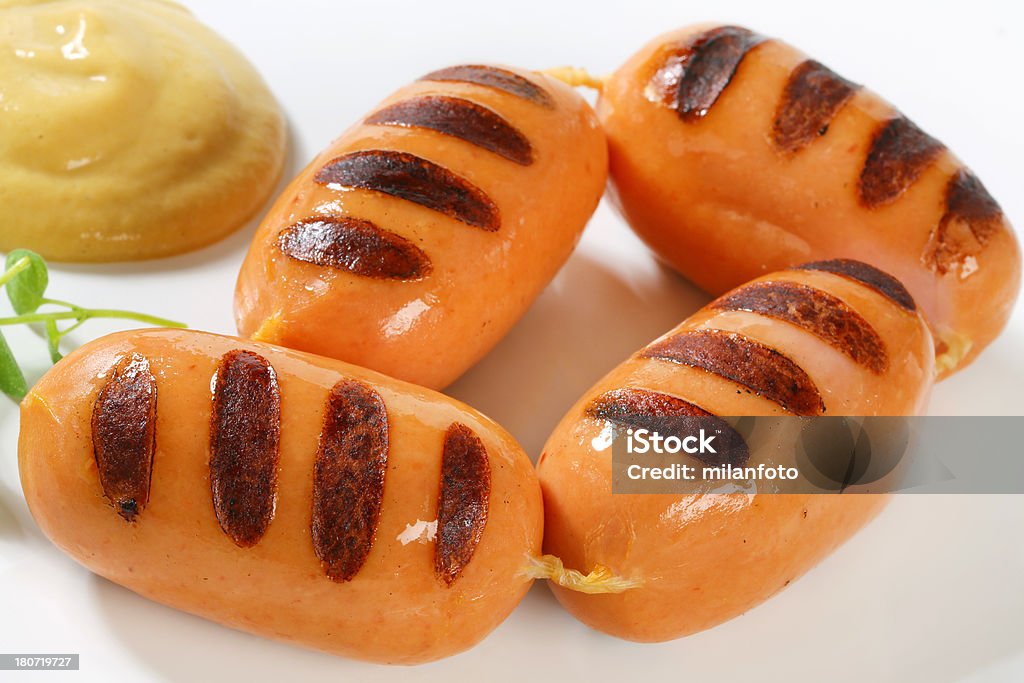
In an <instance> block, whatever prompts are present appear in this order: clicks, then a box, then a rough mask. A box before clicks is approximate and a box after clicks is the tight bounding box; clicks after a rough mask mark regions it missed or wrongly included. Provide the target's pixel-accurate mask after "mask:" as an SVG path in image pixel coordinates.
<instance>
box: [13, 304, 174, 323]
mask: <svg viewBox="0 0 1024 683" xmlns="http://www.w3.org/2000/svg"><path fill="white" fill-rule="evenodd" d="M90 318H115V319H118V320H134V321H136V322H140V323H145V324H147V325H158V326H160V327H187V325H185V323H179V322H176V321H174V320H167V319H166V318H158V317H156V316H155V315H147V314H145V313H136V312H134V311H119V310H116V309H112V308H80V309H78V310H77V311H55V312H53V313H25V314H24V315H16V316H13V317H7V318H0V326H2V325H24V324H25V323H45V322H47V321H50V320H53V321H57V320H78V321H79V322H84V321H86V320H89V319H90Z"/></svg>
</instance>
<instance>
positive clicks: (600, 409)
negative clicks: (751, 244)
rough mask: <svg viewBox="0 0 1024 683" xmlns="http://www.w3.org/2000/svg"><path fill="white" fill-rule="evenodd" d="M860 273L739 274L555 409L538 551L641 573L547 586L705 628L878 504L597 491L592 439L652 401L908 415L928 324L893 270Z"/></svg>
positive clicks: (916, 407)
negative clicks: (884, 275) (592, 584)
mask: <svg viewBox="0 0 1024 683" xmlns="http://www.w3.org/2000/svg"><path fill="white" fill-rule="evenodd" d="M865 268H866V267H863V266H860V265H859V264H858V265H856V266H855V265H854V264H849V263H847V264H845V268H844V269H839V268H833V269H832V271H834V272H830V271H828V270H815V269H807V270H789V271H783V272H779V273H774V274H771V275H767V276H764V277H762V278H759V279H758V280H755V281H753V282H752V283H749V284H747V285H744V286H742V287H740V288H739V289H737V290H734V291H733V292H732V293H730V294H727V295H726V296H724V297H722V298H721V299H718V300H717V301H715V302H712V303H711V304H709V305H708V306H707V307H705V308H704V309H702V310H700V311H698V312H697V313H696V314H695V315H694V316H692V317H691V318H689V319H688V320H686V321H685V322H684V323H683V324H681V325H680V326H679V327H677V328H675V329H674V330H672V331H671V332H669V333H668V334H666V335H665V336H663V337H662V338H660V339H658V340H656V341H654V342H652V343H651V344H650V345H648V346H647V347H646V348H644V349H642V350H641V351H640V352H639V353H637V354H636V355H634V356H633V357H632V358H630V359H628V360H627V361H625V362H624V363H623V364H622V365H620V366H619V367H617V368H616V369H615V370H613V371H612V372H611V373H609V374H608V375H607V376H606V377H604V378H603V379H602V380H600V381H599V382H598V383H597V384H596V385H595V386H594V387H592V388H591V389H590V390H589V391H588V392H587V393H586V394H585V395H584V396H583V397H582V398H581V399H580V401H579V402H578V403H577V404H576V405H575V406H574V407H573V408H572V409H571V410H570V411H569V412H568V414H567V415H566V416H565V417H564V418H563V420H562V422H561V423H560V424H559V425H558V427H557V428H556V429H555V431H554V433H553V434H552V436H551V437H550V439H549V440H548V442H547V444H546V446H545V448H544V453H543V455H542V456H541V459H540V461H539V463H538V470H539V474H540V479H541V487H542V489H543V491H544V506H545V535H544V551H545V552H546V553H551V554H553V555H556V556H558V557H560V558H561V559H562V560H563V561H564V562H565V565H566V566H567V567H569V568H571V569H576V570H579V571H581V572H584V573H587V572H589V571H591V570H592V569H593V568H594V567H595V566H596V565H604V566H605V567H608V568H610V570H611V572H612V573H613V574H614V575H616V576H618V577H622V578H623V579H626V580H628V581H637V582H639V583H640V585H639V587H636V588H632V589H629V590H626V591H625V592H622V593H619V594H614V595H613V594H604V595H586V594H583V593H577V592H572V591H569V590H565V589H563V588H561V587H559V586H556V585H554V584H552V589H553V590H554V592H555V595H556V596H557V597H558V600H559V601H560V602H561V603H562V604H563V605H564V606H565V607H566V608H567V609H568V610H569V611H570V612H572V613H573V614H574V615H575V616H576V617H577V618H579V619H580V620H581V621H583V622H584V623H586V624H588V625H590V626H592V627H594V628H596V629H600V630H602V631H605V632H607V633H610V634H612V635H615V636H618V637H621V638H626V639H629V640H637V641H663V640H670V639H673V638H678V637H681V636H685V635H688V634H691V633H695V632H698V631H702V630H704V629H707V628H711V627H712V626H715V625H716V624H719V623H721V622H723V621H726V620H727V619H731V618H732V617H735V616H737V615H739V614H742V613H743V612H745V611H746V610H748V609H750V608H752V607H754V606H756V605H757V604H759V603H761V602H763V601H764V600H765V599H767V598H768V597H770V596H771V595H773V594H775V593H776V592H778V591H779V590H781V589H782V588H783V587H784V586H786V585H788V584H789V583H790V581H792V580H794V579H796V578H797V577H799V576H800V575H801V574H803V573H804V572H806V571H807V570H808V569H810V568H811V567H813V566H814V565H815V564H816V563H817V562H819V561H820V560H821V559H822V558H824V557H825V556H826V555H828V554H829V553H830V552H831V551H832V550H833V549H834V548H836V547H837V546H838V545H840V544H841V543H843V542H844V541H845V540H846V539H848V538H849V537H850V536H851V535H852V534H853V533H854V532H856V531H857V530H858V529H859V528H860V527H861V526H862V525H864V524H865V523H867V522H868V521H869V520H870V519H871V518H872V517H873V516H874V515H875V514H877V512H878V511H879V510H880V509H881V507H882V506H883V504H884V502H885V500H886V496H884V495H878V494H857V495H835V494H765V493H760V494H752V495H747V494H730V493H700V492H695V493H694V494H692V495H675V494H671V495H670V494H643V495H637V494H632V495H625V494H615V495H612V493H611V476H612V457H611V447H610V441H609V439H608V438H607V437H608V434H609V431H608V430H610V429H613V428H615V427H616V426H617V427H618V428H620V429H623V428H626V427H630V426H636V425H638V424H642V423H644V422H645V421H647V420H650V419H651V416H652V415H658V414H665V411H666V410H675V411H676V413H677V414H678V413H682V414H688V415H694V414H706V413H710V414H712V415H720V416H742V415H786V414H794V413H795V414H800V415H820V414H824V415H855V416H869V415H906V414H916V413H920V412H922V411H923V410H924V409H925V403H926V400H927V396H928V393H929V391H930V388H931V383H932V374H933V368H932V364H933V354H934V349H933V345H932V339H931V335H930V333H929V331H928V329H927V327H926V325H925V322H924V320H923V317H922V316H921V315H920V313H919V312H918V311H917V310H916V309H908V308H906V307H904V306H903V305H901V304H900V303H899V299H901V298H902V297H900V296H899V295H898V291H899V289H902V287H899V288H898V289H897V290H893V289H890V288H889V287H888V285H890V284H892V283H893V282H895V280H892V279H888V280H884V279H883V280H877V279H876V280H875V281H874V283H873V284H868V282H871V280H872V278H871V277H868V278H866V279H867V281H868V282H865V281H863V280H861V279H856V278H855V277H852V276H851V275H850V274H851V273H853V274H854V275H864V274H869V275H871V274H872V273H877V271H873V269H872V270H865ZM897 284H898V283H897ZM904 293H905V291H904ZM837 300H838V301H839V304H837V303H836V301H837ZM904 301H905V300H904ZM755 311H756V312H755ZM837 323H838V324H837ZM871 339H874V340H875V341H876V342H877V341H880V342H881V345H873V344H872V343H870V342H869V341H868V340H871ZM745 357H746V358H748V360H746V361H744V358H745ZM872 361H875V362H872ZM691 464H694V465H697V466H699V465H700V463H699V462H698V461H696V460H695V461H694V462H693V463H691ZM695 486H700V484H699V482H698V483H697V484H695Z"/></svg>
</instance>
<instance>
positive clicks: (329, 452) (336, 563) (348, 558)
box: [311, 380, 389, 582]
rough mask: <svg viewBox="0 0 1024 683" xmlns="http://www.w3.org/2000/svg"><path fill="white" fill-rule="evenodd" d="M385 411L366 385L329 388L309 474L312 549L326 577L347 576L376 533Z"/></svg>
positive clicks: (385, 455)
mask: <svg viewBox="0 0 1024 683" xmlns="http://www.w3.org/2000/svg"><path fill="white" fill-rule="evenodd" d="M388 445H389V442H388V414H387V408H386V407H385V405H384V400H383V399H382V398H381V397H380V394H378V393H377V392H376V391H374V390H373V389H371V388H370V387H368V386H366V385H365V384H362V383H361V382H355V381H350V380H342V381H340V382H338V383H337V384H335V385H334V387H333V388H332V389H331V393H330V396H329V397H328V399H327V413H326V415H325V417H324V426H323V431H322V432H321V433H320V446H319V449H318V450H317V454H316V466H315V471H314V476H313V522H312V527H311V529H312V533H313V549H314V550H315V551H316V556H317V557H318V558H320V564H321V566H322V567H323V569H324V573H326V574H327V576H329V577H330V578H331V579H332V580H334V581H338V582H345V581H350V580H351V579H352V578H353V577H354V576H355V575H356V574H357V573H359V570H360V569H362V567H363V564H364V563H365V562H366V558H367V556H368V555H369V554H370V549H371V548H372V547H373V542H374V539H375V537H376V534H377V523H378V522H379V521H380V509H381V501H382V500H383V497H384V476H385V473H386V472H387V465H388Z"/></svg>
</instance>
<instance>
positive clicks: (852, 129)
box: [598, 25, 1020, 376]
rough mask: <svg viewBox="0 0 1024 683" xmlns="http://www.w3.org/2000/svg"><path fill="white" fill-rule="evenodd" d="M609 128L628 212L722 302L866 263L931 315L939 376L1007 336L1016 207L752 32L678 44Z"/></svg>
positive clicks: (623, 97) (620, 84) (608, 108)
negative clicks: (808, 274)
mask: <svg viewBox="0 0 1024 683" xmlns="http://www.w3.org/2000/svg"><path fill="white" fill-rule="evenodd" d="M598 116H599V117H600V118H601V122H602V124H603V125H604V127H605V131H606V133H607V135H608V144H609V162H610V172H611V179H612V186H613V192H614V195H615V197H616V202H617V204H618V206H619V207H620V209H621V211H622V213H623V215H624V216H625V218H626V219H627V220H628V221H629V223H630V225H631V226H632V227H633V228H634V230H636V232H637V234H638V235H639V236H640V237H641V238H642V239H643V240H644V241H645V242H647V244H648V245H649V246H650V247H651V248H652V249H653V250H654V251H655V252H656V253H657V254H658V255H659V256H660V257H661V258H663V259H664V260H665V261H667V262H668V263H669V264H670V265H672V266H673V267H674V268H676V269H677V270H678V271H679V272H681V273H682V274H683V275H685V276H686V277H687V278H689V279H691V280H693V281H694V282H695V283H696V284H698V285H699V286H701V287H702V288H704V289H706V290H707V291H709V292H711V293H713V294H720V293H721V292H723V291H725V290H727V289H729V288H731V287H735V286H737V285H739V284H740V283H742V282H746V281H748V280H750V279H752V278H755V277H758V276H760V275H763V274H764V273H767V272H771V271H774V270H778V269H781V268H788V267H790V266H793V265H795V264H797V263H802V262H804V261H809V260H819V259H832V258H854V259H860V260H863V261H867V262H869V263H871V264H872V265H874V266H876V267H878V268H881V269H883V270H885V271H887V272H890V273H892V274H893V275H895V276H897V277H898V278H900V279H901V280H902V281H903V282H904V283H905V284H906V286H907V288H908V289H909V290H910V292H911V293H912V294H913V295H914V298H915V299H916V300H917V303H918V304H919V305H920V306H921V308H922V309H923V310H924V312H925V315H926V316H927V318H928V322H929V324H930V325H931V328H932V331H933V333H934V335H935V340H936V352H937V354H938V355H939V357H940V360H939V363H938V365H937V368H938V370H939V373H940V376H942V375H945V374H948V373H949V372H951V371H953V370H954V369H955V368H956V367H962V366H964V365H965V364H967V363H969V362H970V361H971V360H973V359H974V357H975V356H976V355H977V353H978V352H980V351H981V350H982V349H984V348H985V346H987V345H988V344H989V343H991V341H992V340H993V339H994V338H995V337H996V336H997V335H998V334H999V332H1000V331H1001V330H1002V328H1003V327H1004V325H1005V324H1006V321H1007V319H1008V317H1009V315H1010V311H1011V310H1012V308H1013V303H1014V301H1015V299H1016V297H1017V292H1018V290H1019V287H1020V249H1019V246H1018V243H1017V238H1016V236H1015V234H1014V230H1013V228H1012V226H1011V225H1010V224H1009V222H1008V221H1007V219H1006V216H1004V215H1003V213H1002V211H1001V210H1000V208H999V205H998V204H997V203H996V202H995V200H993V199H992V197H991V196H990V195H989V194H988V192H987V191H986V190H985V188H984V186H983V185H982V184H981V182H980V181H979V180H978V179H977V178H976V177H975V176H974V175H973V174H972V173H971V171H970V170H969V169H967V168H966V167H965V166H964V165H963V163H962V162H961V161H960V160H959V159H957V158H956V157H955V156H954V155H953V154H952V153H951V152H950V151H949V150H947V149H946V148H945V147H944V146H943V145H942V144H941V143H940V142H939V141H937V140H935V139H934V138H932V137H930V136H929V135H927V134H926V133H924V132H923V131H922V130H921V129H920V128H918V127H917V126H916V125H914V124H913V122H911V121H910V120H908V119H907V118H906V117H904V116H903V115H902V114H900V112H899V111H898V110H897V109H895V108H894V107H893V106H892V105H890V104H889V103H887V102H885V101H884V100H882V99H881V98H880V97H878V96H877V95H875V94H874V93H872V92H871V91H870V90H868V89H866V88H863V87H861V86H860V85H858V84H855V83H852V82H850V81H847V80H845V79H843V78H842V77H841V76H839V75H837V74H835V73H834V72H832V71H831V70H829V69H828V68H827V67H825V66H823V65H822V64H820V63H818V62H815V61H813V60H811V59H809V58H808V57H807V56H806V55H804V54H803V53H801V52H799V51H798V50H796V49H795V48H793V47H790V46H789V45H786V44H785V43H782V42H781V41H778V40H775V39H772V38H768V37H765V36H761V35H758V34H756V33H754V32H751V31H748V30H747V29H743V28H739V27H735V26H713V25H700V26H693V27H690V28H685V29H682V30H679V31H675V32H672V33H668V34H665V35H663V36H660V37H658V38H656V39H655V40H654V41H652V42H651V43H649V44H648V45H647V46H646V47H644V48H643V49H642V50H641V51H640V52H638V53H637V54H635V55H634V56H633V57H631V58H630V59H629V61H627V62H626V63H625V64H624V65H623V66H622V67H621V68H619V69H618V71H616V72H615V73H614V74H613V75H612V77H611V78H610V79H609V80H608V82H607V84H606V87H605V88H604V91H603V93H602V95H601V98H600V100H599V102H598Z"/></svg>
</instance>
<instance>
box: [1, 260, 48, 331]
mask: <svg viewBox="0 0 1024 683" xmlns="http://www.w3.org/2000/svg"><path fill="white" fill-rule="evenodd" d="M23 258H27V259H28V260H29V265H28V268H26V269H25V270H23V271H21V272H20V273H18V274H17V275H15V276H14V277H13V278H11V280H10V281H9V282H8V283H7V287H6V289H7V298H8V299H10V300H11V307H12V308H14V312H15V313H17V314H19V315H21V314H24V313H32V312H34V311H35V310H36V309H37V308H39V305H40V304H41V303H43V293H44V292H45V291H46V285H47V284H49V281H50V277H49V274H48V273H47V270H46V262H45V261H43V257H42V256H40V255H39V254H37V253H35V252H34V251H29V250H28V249H15V250H14V251H12V252H11V253H9V254H8V255H7V263H6V267H7V268H8V269H10V268H11V267H12V266H14V265H15V264H16V263H17V262H18V261H20V260H21V259H23Z"/></svg>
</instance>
